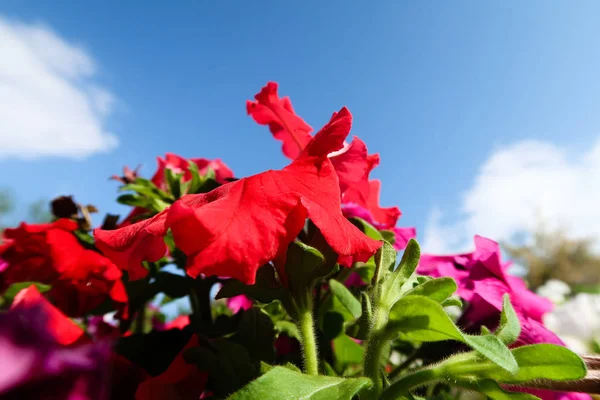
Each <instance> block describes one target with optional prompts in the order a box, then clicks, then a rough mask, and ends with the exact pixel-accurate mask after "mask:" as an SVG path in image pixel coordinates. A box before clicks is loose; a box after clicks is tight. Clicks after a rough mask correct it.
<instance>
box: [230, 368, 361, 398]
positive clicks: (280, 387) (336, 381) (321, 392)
mask: <svg viewBox="0 0 600 400" xmlns="http://www.w3.org/2000/svg"><path fill="white" fill-rule="evenodd" d="M369 384H370V381H369V379H367V378H354V379H343V378H335V377H329V376H309V375H304V374H301V373H298V372H295V371H292V370H290V369H288V368H285V367H275V368H273V369H271V370H270V371H268V372H267V373H266V374H264V375H262V376H261V377H259V378H258V379H256V380H254V381H253V382H251V383H250V384H249V385H247V386H246V387H244V388H242V389H241V390H239V391H237V392H236V393H234V394H233V395H231V396H230V397H228V400H250V399H260V400H281V399H306V400H330V399H337V400H351V399H352V398H353V397H354V396H355V395H356V394H358V393H359V392H360V391H361V390H364V389H365V388H367V387H368V386H369Z"/></svg>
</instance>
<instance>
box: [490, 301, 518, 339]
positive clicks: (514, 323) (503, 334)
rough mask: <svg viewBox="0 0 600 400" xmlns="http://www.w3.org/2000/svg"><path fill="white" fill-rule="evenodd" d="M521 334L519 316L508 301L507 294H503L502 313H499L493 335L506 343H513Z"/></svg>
mask: <svg viewBox="0 0 600 400" xmlns="http://www.w3.org/2000/svg"><path fill="white" fill-rule="evenodd" d="M520 334H521V323H520V322H519V317H517V313H516V312H515V309H514V308H513V306H512V304H511V303H510V297H509V295H508V294H505V295H504V298H503V305H502V313H501V314H500V325H498V329H496V333H495V335H496V336H498V339H500V340H501V341H502V343H504V344H506V345H510V344H513V343H514V342H516V341H517V339H518V338H519V335H520Z"/></svg>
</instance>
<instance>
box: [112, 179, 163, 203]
mask: <svg viewBox="0 0 600 400" xmlns="http://www.w3.org/2000/svg"><path fill="white" fill-rule="evenodd" d="M119 191H121V192H123V191H132V192H136V193H139V194H141V195H143V196H147V197H157V198H160V199H162V200H164V201H170V200H172V199H171V198H170V197H169V195H168V194H167V193H165V192H163V191H162V190H160V189H159V188H157V187H156V185H155V184H154V182H152V181H150V180H148V179H144V178H136V180H135V182H133V183H128V184H126V185H123V186H121V187H120V188H119Z"/></svg>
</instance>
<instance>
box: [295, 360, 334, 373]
mask: <svg viewBox="0 0 600 400" xmlns="http://www.w3.org/2000/svg"><path fill="white" fill-rule="evenodd" d="M321 370H322V371H323V373H324V374H325V375H327V376H338V374H337V372H335V370H334V369H333V367H332V366H331V364H329V363H328V362H327V361H325V360H321ZM298 372H300V371H298Z"/></svg>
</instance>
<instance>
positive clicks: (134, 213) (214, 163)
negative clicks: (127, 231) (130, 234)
mask: <svg viewBox="0 0 600 400" xmlns="http://www.w3.org/2000/svg"><path fill="white" fill-rule="evenodd" d="M156 161H157V162H158V168H157V169H156V172H155V173H154V175H153V176H152V179H151V181H152V183H154V184H155V185H156V187H158V188H159V189H162V190H166V189H167V183H166V181H165V169H169V170H171V171H172V172H174V173H176V174H180V173H183V177H182V181H183V182H187V181H189V180H191V179H192V173H191V172H190V169H189V163H190V162H194V163H195V164H196V165H197V166H198V172H199V174H200V175H205V174H206V173H207V172H208V170H209V169H211V170H213V172H214V173H215V179H216V181H217V182H219V183H221V184H223V183H226V182H228V180H229V179H231V178H233V171H231V169H229V167H228V166H227V165H226V164H225V163H224V162H223V161H221V160H220V159H218V158H217V159H215V160H209V159H206V158H189V159H187V158H183V157H181V156H178V155H177V154H173V153H166V154H165V158H162V157H156ZM125 168H127V167H125ZM127 169H128V168H127ZM135 171H137V168H136V170H135ZM135 177H137V174H136V175H135ZM117 180H118V179H117ZM121 181H123V180H121ZM123 182H124V181H123ZM124 183H130V182H124ZM147 212H148V210H146V209H144V208H141V207H135V208H134V209H133V210H131V213H129V215H128V216H127V217H125V219H124V220H123V221H122V222H121V223H120V224H119V228H122V227H125V226H127V225H131V224H132V223H134V222H137V221H138V220H139V219H140V218H141V217H142V216H143V215H144V214H146V213H147Z"/></svg>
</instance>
